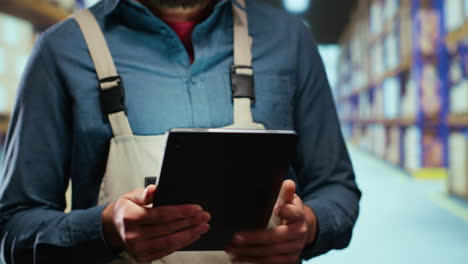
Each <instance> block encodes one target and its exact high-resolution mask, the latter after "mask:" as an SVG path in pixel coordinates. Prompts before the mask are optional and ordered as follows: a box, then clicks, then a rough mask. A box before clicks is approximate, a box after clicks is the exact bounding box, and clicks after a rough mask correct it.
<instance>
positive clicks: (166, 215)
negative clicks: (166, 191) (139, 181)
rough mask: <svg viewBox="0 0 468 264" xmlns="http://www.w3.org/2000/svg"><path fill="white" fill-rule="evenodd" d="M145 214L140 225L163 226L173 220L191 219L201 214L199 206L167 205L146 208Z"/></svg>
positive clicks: (201, 210) (201, 209)
mask: <svg viewBox="0 0 468 264" xmlns="http://www.w3.org/2000/svg"><path fill="white" fill-rule="evenodd" d="M145 210H146V214H145V216H144V217H143V218H142V219H141V223H142V224H143V223H147V224H165V223H169V222H172V221H175V220H180V219H185V218H191V217H194V216H197V215H198V214H199V213H202V212H203V208H202V207H201V206H199V205H193V204H187V205H168V206H158V207H154V208H146V209H145Z"/></svg>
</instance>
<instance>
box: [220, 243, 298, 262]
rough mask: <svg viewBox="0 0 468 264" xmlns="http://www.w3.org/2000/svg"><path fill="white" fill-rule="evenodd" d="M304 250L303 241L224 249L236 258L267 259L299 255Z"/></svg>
mask: <svg viewBox="0 0 468 264" xmlns="http://www.w3.org/2000/svg"><path fill="white" fill-rule="evenodd" d="M303 248H304V240H303V239H298V240H294V241H289V242H285V243H276V244H271V245H262V246H244V247H243V246H241V247H229V248H227V249H226V251H227V252H228V253H231V254H233V255H235V256H236V257H255V258H260V257H269V256H275V255H293V254H300V252H301V251H302V249H303Z"/></svg>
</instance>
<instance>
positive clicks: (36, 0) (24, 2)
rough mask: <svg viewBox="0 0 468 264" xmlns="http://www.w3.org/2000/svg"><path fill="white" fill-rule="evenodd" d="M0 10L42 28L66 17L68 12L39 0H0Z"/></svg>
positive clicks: (39, 28)
mask: <svg viewBox="0 0 468 264" xmlns="http://www.w3.org/2000/svg"><path fill="white" fill-rule="evenodd" d="M0 2H1V4H0V12H5V13H8V14H10V15H13V16H17V17H19V18H22V19H25V20H28V21H30V22H31V23H33V24H34V26H35V27H36V29H38V30H44V29H46V28H48V27H50V26H51V25H53V24H56V23H58V22H60V21H62V20H64V19H66V18H67V17H68V16H69V15H70V12H68V11H66V10H64V9H61V8H59V7H57V6H54V5H52V4H51V3H48V2H46V1H41V0H0Z"/></svg>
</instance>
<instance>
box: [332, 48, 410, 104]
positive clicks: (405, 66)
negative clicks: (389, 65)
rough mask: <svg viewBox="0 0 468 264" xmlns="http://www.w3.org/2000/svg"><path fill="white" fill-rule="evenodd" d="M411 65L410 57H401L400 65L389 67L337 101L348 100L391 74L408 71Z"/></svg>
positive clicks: (391, 75)
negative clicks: (372, 79) (380, 74)
mask: <svg viewBox="0 0 468 264" xmlns="http://www.w3.org/2000/svg"><path fill="white" fill-rule="evenodd" d="M411 66H412V58H411V57H409V56H408V57H406V58H403V59H402V63H400V65H398V66H397V67H395V68H393V69H390V70H388V71H387V72H385V73H384V74H383V75H382V76H380V77H378V78H376V79H375V80H374V81H372V82H370V83H368V84H366V85H365V86H364V87H362V88H359V89H357V90H355V91H353V92H351V93H350V94H348V95H343V96H340V97H339V98H338V100H339V101H345V100H348V99H349V98H350V97H353V96H357V95H359V94H362V93H365V92H368V91H369V90H370V89H371V88H372V87H374V86H375V85H379V84H381V83H382V82H383V81H385V79H387V78H390V77H393V76H396V75H398V74H400V73H402V72H404V71H408V70H410V69H411Z"/></svg>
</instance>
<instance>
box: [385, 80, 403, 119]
mask: <svg viewBox="0 0 468 264" xmlns="http://www.w3.org/2000/svg"><path fill="white" fill-rule="evenodd" d="M383 98H384V117H385V118H386V119H395V118H397V117H399V116H400V105H401V101H400V100H401V88H400V82H399V80H398V78H388V79H386V80H385V81H384V83H383Z"/></svg>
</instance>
